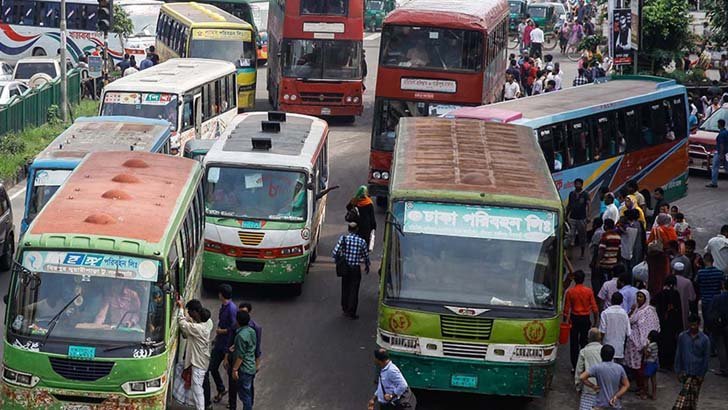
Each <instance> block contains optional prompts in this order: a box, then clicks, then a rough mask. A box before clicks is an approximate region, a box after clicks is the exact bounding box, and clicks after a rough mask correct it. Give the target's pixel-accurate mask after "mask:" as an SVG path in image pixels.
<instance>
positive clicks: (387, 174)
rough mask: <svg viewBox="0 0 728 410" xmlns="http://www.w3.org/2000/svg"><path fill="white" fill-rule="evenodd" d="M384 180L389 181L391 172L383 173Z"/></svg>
mask: <svg viewBox="0 0 728 410" xmlns="http://www.w3.org/2000/svg"><path fill="white" fill-rule="evenodd" d="M382 179H389V172H387V171H384V172H382Z"/></svg>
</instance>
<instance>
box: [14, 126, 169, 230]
mask: <svg viewBox="0 0 728 410" xmlns="http://www.w3.org/2000/svg"><path fill="white" fill-rule="evenodd" d="M171 135H172V130H171V127H170V124H169V122H167V121H165V120H157V119H147V118H137V117H121V116H119V117H113V116H110V117H81V118H78V119H77V120H76V121H75V122H74V123H73V124H72V125H71V126H70V127H68V128H67V129H66V130H65V131H63V133H61V134H60V135H59V136H58V137H56V139H55V140H53V142H51V143H50V144H49V145H48V147H46V149H45V150H43V151H42V152H41V153H40V154H38V156H37V157H36V158H35V160H33V163H32V164H31V165H30V168H29V169H28V178H27V183H26V194H25V212H24V213H23V220H22V222H21V226H20V232H21V235H22V234H24V233H25V231H26V229H28V226H29V225H30V223H31V222H33V219H34V218H35V217H36V216H37V215H38V213H39V212H40V211H41V210H42V209H43V207H44V206H45V204H47V203H48V201H49V200H50V199H51V197H53V194H55V193H56V191H57V190H58V188H59V187H60V186H61V185H63V182H64V181H65V180H66V178H68V176H69V175H70V174H71V172H72V171H73V170H74V169H75V168H76V166H77V165H78V164H79V163H80V162H81V160H82V159H83V157H84V156H85V155H86V154H88V153H90V152H96V151H125V150H132V151H148V152H157V153H163V154H177V152H174V151H175V150H173V149H172V146H171V142H170V137H171Z"/></svg>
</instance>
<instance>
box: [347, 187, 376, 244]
mask: <svg viewBox="0 0 728 410" xmlns="http://www.w3.org/2000/svg"><path fill="white" fill-rule="evenodd" d="M346 211H347V214H346V222H356V224H357V227H358V231H357V234H358V235H359V236H360V237H361V238H362V239H364V241H365V242H366V243H367V246H368V247H369V251H371V250H372V249H373V248H374V240H373V239H374V236H375V232H376V229H377V219H376V218H375V217H374V202H372V198H370V197H369V189H368V188H367V187H366V185H362V186H360V187H359V188H357V190H356V193H355V194H354V197H353V198H351V200H350V201H349V203H348V204H346Z"/></svg>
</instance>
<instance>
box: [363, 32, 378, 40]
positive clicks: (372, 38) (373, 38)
mask: <svg viewBox="0 0 728 410" xmlns="http://www.w3.org/2000/svg"><path fill="white" fill-rule="evenodd" d="M381 35H382V33H372V34H370V35H368V36H366V37H364V41H371V40H376V39H378V38H379V37H380V36H381Z"/></svg>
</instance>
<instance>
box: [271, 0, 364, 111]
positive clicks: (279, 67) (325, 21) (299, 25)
mask: <svg viewBox="0 0 728 410" xmlns="http://www.w3.org/2000/svg"><path fill="white" fill-rule="evenodd" d="M363 4H364V2H363V1H361V0H271V2H270V6H269V10H268V51H269V52H268V55H269V58H268V84H267V86H268V98H269V100H270V102H271V104H272V105H273V107H274V108H276V109H279V110H282V111H287V112H294V113H300V114H308V115H323V116H329V115H330V116H350V117H351V118H354V116H356V115H361V113H362V110H363V104H362V92H363V91H364V90H363V70H362V68H363V63H362V59H363V48H362V47H363V37H364V17H363V14H364V6H363Z"/></svg>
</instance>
